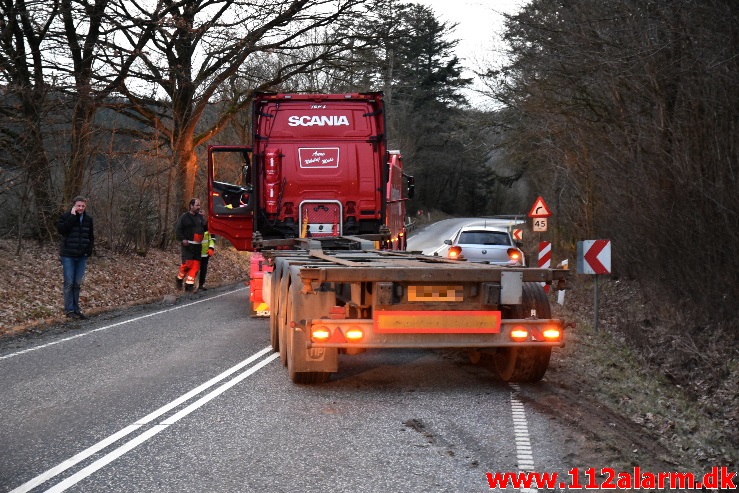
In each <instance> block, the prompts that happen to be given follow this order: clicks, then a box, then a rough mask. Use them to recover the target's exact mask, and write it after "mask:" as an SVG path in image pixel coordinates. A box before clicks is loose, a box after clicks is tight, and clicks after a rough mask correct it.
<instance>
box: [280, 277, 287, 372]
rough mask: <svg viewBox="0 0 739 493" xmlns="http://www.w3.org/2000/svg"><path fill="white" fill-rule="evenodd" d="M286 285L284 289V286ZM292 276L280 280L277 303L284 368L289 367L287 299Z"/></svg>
mask: <svg viewBox="0 0 739 493" xmlns="http://www.w3.org/2000/svg"><path fill="white" fill-rule="evenodd" d="M283 283H284V284H285V286H284V287H283V286H282V284H283ZM289 284H290V276H289V275H285V276H283V277H282V278H281V279H280V288H279V289H278V299H279V301H278V302H277V330H278V332H279V342H278V348H279V352H280V360H281V361H282V364H283V366H287V352H288V350H289V349H290V348H289V347H288V346H289V341H288V326H287V318H288V313H287V310H288V308H289V307H288V305H287V298H288V291H289V289H290V285H289Z"/></svg>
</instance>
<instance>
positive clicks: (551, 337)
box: [542, 327, 562, 341]
mask: <svg viewBox="0 0 739 493" xmlns="http://www.w3.org/2000/svg"><path fill="white" fill-rule="evenodd" d="M542 334H543V335H544V339H546V340H548V341H556V340H558V339H559V338H560V337H562V331H561V330H559V329H558V328H556V327H549V328H547V329H544V332H543V333H542Z"/></svg>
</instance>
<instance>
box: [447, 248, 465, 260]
mask: <svg viewBox="0 0 739 493" xmlns="http://www.w3.org/2000/svg"><path fill="white" fill-rule="evenodd" d="M447 257H448V258H449V259H451V260H458V259H460V258H462V247H460V246H453V247H449V251H448V252H447Z"/></svg>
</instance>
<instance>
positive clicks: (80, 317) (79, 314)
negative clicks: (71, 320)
mask: <svg viewBox="0 0 739 493" xmlns="http://www.w3.org/2000/svg"><path fill="white" fill-rule="evenodd" d="M74 314H75V315H77V318H79V319H80V320H87V316H86V315H85V314H83V313H82V312H80V311H76V312H74Z"/></svg>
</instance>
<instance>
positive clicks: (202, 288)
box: [198, 284, 208, 291]
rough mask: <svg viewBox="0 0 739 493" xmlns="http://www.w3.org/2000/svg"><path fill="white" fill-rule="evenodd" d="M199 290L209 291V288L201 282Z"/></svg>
mask: <svg viewBox="0 0 739 493" xmlns="http://www.w3.org/2000/svg"><path fill="white" fill-rule="evenodd" d="M198 291H208V288H206V287H205V286H203V285H202V284H201V285H200V287H199V288H198Z"/></svg>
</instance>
